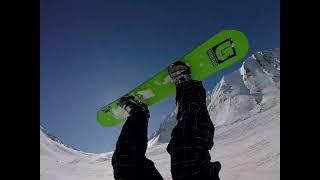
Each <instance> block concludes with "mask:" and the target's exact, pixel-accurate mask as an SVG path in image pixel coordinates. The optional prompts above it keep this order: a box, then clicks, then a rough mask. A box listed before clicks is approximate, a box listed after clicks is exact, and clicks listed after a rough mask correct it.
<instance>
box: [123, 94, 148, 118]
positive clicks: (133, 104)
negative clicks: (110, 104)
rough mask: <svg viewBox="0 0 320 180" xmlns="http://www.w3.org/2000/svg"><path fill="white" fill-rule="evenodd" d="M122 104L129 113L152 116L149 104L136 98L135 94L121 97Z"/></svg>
mask: <svg viewBox="0 0 320 180" xmlns="http://www.w3.org/2000/svg"><path fill="white" fill-rule="evenodd" d="M120 106H121V107H122V108H123V109H125V110H126V111H127V112H128V113H129V115H130V116H131V115H138V114H139V115H145V116H147V117H148V118H149V117H150V112H149V109H148V106H147V105H146V104H145V103H143V102H141V101H139V100H135V98H134V96H124V97H121V98H120Z"/></svg>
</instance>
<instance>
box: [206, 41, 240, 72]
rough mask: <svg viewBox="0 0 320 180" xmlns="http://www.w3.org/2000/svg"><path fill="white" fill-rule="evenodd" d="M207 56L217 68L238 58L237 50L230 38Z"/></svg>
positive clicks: (208, 52) (212, 49)
mask: <svg viewBox="0 0 320 180" xmlns="http://www.w3.org/2000/svg"><path fill="white" fill-rule="evenodd" d="M207 54H208V56H209V58H210V60H211V62H212V65H213V66H217V65H219V64H220V63H222V62H224V61H226V60H228V59H230V58H232V57H234V56H236V50H235V48H234V44H233V41H232V39H231V38H229V39H226V40H224V41H223V42H221V43H220V44H218V45H216V46H214V47H213V48H211V49H209V50H208V51H207Z"/></svg>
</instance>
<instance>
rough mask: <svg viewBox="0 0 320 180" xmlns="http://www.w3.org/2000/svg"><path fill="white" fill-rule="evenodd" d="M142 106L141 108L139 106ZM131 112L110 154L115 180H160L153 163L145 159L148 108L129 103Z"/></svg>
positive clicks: (142, 105) (141, 105) (140, 105)
mask: <svg viewBox="0 0 320 180" xmlns="http://www.w3.org/2000/svg"><path fill="white" fill-rule="evenodd" d="M141 107H142V108H141ZM130 108H131V113H130V116H129V117H128V118H127V120H126V122H125V124H124V125H123V127H122V130H121V133H120V136H119V138H118V141H117V144H116V150H115V151H114V154H113V156H112V166H113V169H114V178H115V179H116V180H120V179H121V180H133V179H134V180H135V179H151V178H152V179H153V180H162V179H163V178H162V177H161V175H160V173H159V172H158V171H157V169H156V168H155V166H154V163H153V162H152V161H151V160H149V159H147V158H146V156H145V152H146V149H147V142H148V139H147V128H148V119H149V110H148V108H147V106H146V105H145V104H141V103H140V104H139V106H136V105H134V104H130Z"/></svg>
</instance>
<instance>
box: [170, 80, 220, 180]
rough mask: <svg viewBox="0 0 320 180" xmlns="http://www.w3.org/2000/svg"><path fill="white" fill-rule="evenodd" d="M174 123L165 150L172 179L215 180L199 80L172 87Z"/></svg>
mask: <svg viewBox="0 0 320 180" xmlns="http://www.w3.org/2000/svg"><path fill="white" fill-rule="evenodd" d="M176 90H177V95H176V103H177V106H178V114H177V124H176V126H175V128H174V129H173V131H172V133H171V140H170V142H169V144H168V147H167V151H168V152H169V154H170V155H171V174H172V178H173V180H178V179H179V180H180V179H183V180H185V179H201V180H207V179H210V180H217V179H219V177H218V173H219V171H220V168H221V164H220V163H219V162H214V163H212V162H210V160H211V157H210V154H209V150H210V149H211V148H212V147H213V137H214V130H215V129H214V125H213V123H212V121H211V119H210V116H209V113H208V110H207V106H206V93H205V90H204V88H203V85H202V82H201V81H192V80H190V81H186V82H182V83H179V84H177V85H176Z"/></svg>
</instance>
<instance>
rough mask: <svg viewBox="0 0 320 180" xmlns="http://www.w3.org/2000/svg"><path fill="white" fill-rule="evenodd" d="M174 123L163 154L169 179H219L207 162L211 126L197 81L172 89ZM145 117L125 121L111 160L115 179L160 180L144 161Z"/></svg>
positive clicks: (152, 165)
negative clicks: (175, 109) (168, 160)
mask: <svg viewBox="0 0 320 180" xmlns="http://www.w3.org/2000/svg"><path fill="white" fill-rule="evenodd" d="M176 90H177V95H176V104H177V106H178V114H177V124H176V126H175V128H174V129H173V130H172V133H171V140H170V142H169V144H168V147H167V151H168V152H169V154H170V155H171V174H172V179H173V180H189V179H190V180H191V179H192V180H219V178H218V175H217V172H215V170H214V167H213V166H214V165H213V163H212V162H210V160H211V157H210V154H209V150H210V149H211V148H212V147H213V137H214V125H213V124H212V121H211V120H210V116H209V113H208V110H207V107H206V93H205V90H204V88H203V85H202V82H201V81H190V82H186V83H183V84H180V85H179V86H177V87H176ZM147 126H148V117H145V116H143V115H139V114H136V115H135V114H133V115H131V116H129V117H128V118H127V121H126V122H125V124H124V126H123V128H122V131H121V134H120V136H119V139H118V141H117V145H116V150H115V152H114V154H113V157H112V166H113V169H114V178H115V179H116V180H133V179H134V180H135V179H137V180H138V179H150V180H158V179H159V180H160V179H163V178H162V177H161V175H160V173H159V172H158V171H157V169H156V168H155V166H154V163H153V162H152V161H151V160H149V159H148V158H146V156H145V152H146V148H147Z"/></svg>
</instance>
